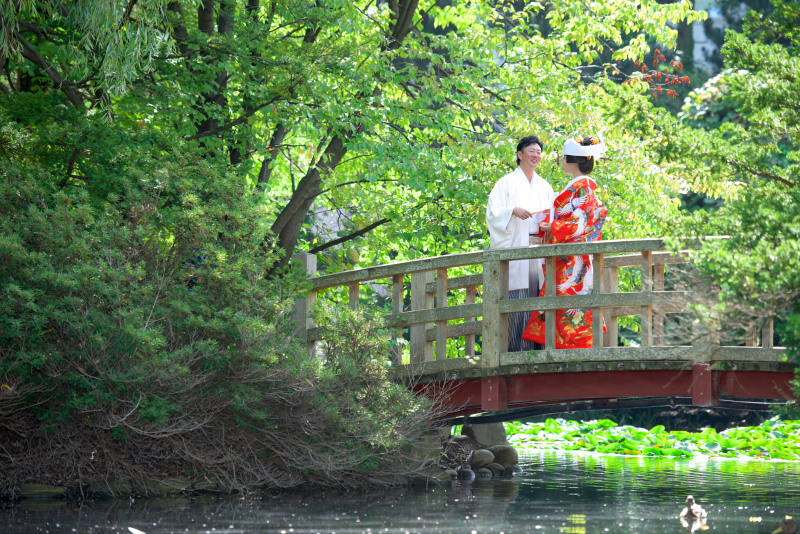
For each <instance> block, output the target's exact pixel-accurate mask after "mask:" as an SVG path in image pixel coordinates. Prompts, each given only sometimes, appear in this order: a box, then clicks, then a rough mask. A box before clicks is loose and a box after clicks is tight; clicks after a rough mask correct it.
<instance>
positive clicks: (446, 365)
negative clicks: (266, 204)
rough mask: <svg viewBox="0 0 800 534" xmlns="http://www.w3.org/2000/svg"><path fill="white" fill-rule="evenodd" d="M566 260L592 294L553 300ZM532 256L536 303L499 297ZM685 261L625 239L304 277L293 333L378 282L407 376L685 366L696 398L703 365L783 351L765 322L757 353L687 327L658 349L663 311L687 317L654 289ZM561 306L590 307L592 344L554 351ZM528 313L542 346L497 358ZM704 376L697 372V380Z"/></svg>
mask: <svg viewBox="0 0 800 534" xmlns="http://www.w3.org/2000/svg"><path fill="white" fill-rule="evenodd" d="M575 255H590V256H591V257H592V263H593V266H594V280H593V287H594V289H593V293H592V294H590V295H571V296H556V295H555V287H556V284H555V272H556V269H555V261H556V258H557V257H559V256H575ZM532 258H543V259H544V261H545V265H546V284H545V285H546V294H545V295H544V296H539V297H536V298H524V299H508V298H507V296H508V264H509V261H514V260H527V259H532ZM295 260H296V261H300V262H303V264H304V265H305V267H306V268H307V269H308V270H309V272H310V273H312V276H313V274H314V273H315V271H316V258H315V257H314V256H313V255H308V254H305V255H297V256H295ZM685 262H686V259H685V257H684V256H683V255H680V254H671V253H670V252H668V251H667V250H666V247H665V245H664V242H663V240H661V239H634V240H610V241H600V242H593V243H574V244H557V245H533V246H530V247H522V248H516V249H504V250H485V251H478V252H468V253H461V254H452V255H447V256H439V257H433V258H424V259H419V260H412V261H405V262H398V263H394V264H389V265H380V266H375V267H367V268H364V269H356V270H351V271H346V272H341V273H336V274H331V275H324V276H319V277H315V278H313V279H312V287H313V289H312V291H311V294H310V295H309V296H308V297H307V298H305V299H301V300H300V301H298V302H297V304H296V307H295V313H296V318H297V320H298V324H299V325H300V329H299V332H298V334H299V335H300V336H301V337H302V338H304V339H305V340H306V342H307V343H308V346H309V350H313V349H314V345H315V343H316V342H317V341H320V333H319V331H318V330H317V329H316V327H315V326H314V324H313V320H312V319H311V316H310V313H309V312H310V309H311V306H312V305H313V303H314V301H315V299H316V295H317V293H318V292H320V291H323V290H328V289H330V288H336V287H347V288H348V289H347V291H348V301H349V305H350V307H351V308H355V307H357V306H358V301H359V287H360V285H361V284H370V283H376V282H378V283H380V282H381V281H385V283H384V286H388V285H389V284H391V287H392V294H391V295H392V296H391V302H392V313H391V314H389V315H388V316H387V317H386V322H387V327H389V328H394V329H397V330H401V329H405V328H408V329H409V336H408V337H409V339H410V342H409V362H408V363H407V364H405V365H406V366H409V368H408V369H407V371H408V372H409V373H412V374H414V375H416V376H420V375H436V376H439V377H451V378H459V379H463V378H465V377H474V378H478V377H481V378H486V377H493V376H494V377H497V376H501V375H508V374H518V373H537V372H563V371H568V370H573V371H581V370H604V369H610V368H616V369H619V370H623V369H637V370H644V369H654V368H657V369H664V368H668V367H672V368H674V367H675V366H695V369H694V371H695V374H696V375H697V379H698V380H701V381H703V382H707V383H708V388H707V390H708V391H706V392H705V393H702V394H701V393H698V395H699V396H700V397H702V395H703V394H708V395H710V391H711V384H710V365H711V364H712V362H724V365H727V366H729V367H732V368H733V369H736V366H737V365H739V363H737V362H741V364H750V365H751V364H753V362H763V363H765V364H769V363H778V362H781V361H782V360H783V349H780V348H774V347H773V346H772V338H773V335H772V325H771V324H769V325H767V326H766V327H765V328H764V331H763V332H762V336H761V338H762V341H763V342H762V345H761V346H760V347H759V346H756V342H757V340H756V339H749V340H747V344H746V345H747V346H726V347H723V346H721V345H720V344H719V339H720V337H719V332H702V331H700V330H697V329H696V330H695V332H694V334H693V335H691V336H690V337H691V339H690V344H685V345H676V346H666V345H665V344H664V340H665V336H664V319H665V317H666V315H667V314H672V313H690V312H691V310H690V303H691V302H692V294H691V291H690V290H671V291H667V290H665V289H664V281H665V270H666V266H667V265H671V264H679V263H685ZM472 266H477V270H479V271H480V273H479V274H472V275H467V276H459V277H453V278H450V277H449V276H448V271H449V270H451V269H455V268H463V267H472ZM631 267H633V268H637V269H640V274H639V277H640V279H641V284H640V285H641V287H640V290H639V291H636V292H625V293H620V292H619V273H620V270H621V269H625V268H631ZM473 268H475V267H473ZM406 277H409V278H410V307H409V309H405V307H404V305H403V296H404V287H407V286H405V279H406ZM456 290H459V291H460V290H464V299H463V302H464V303H463V304H455V305H448V297H452V294H453V292H454V291H456ZM479 294H480V296H481V297H482V298H481V299H480V302H478V299H477V296H478V295H479ZM569 308H583V309H587V308H590V309H592V310H593V347H592V348H590V349H556V348H555V337H556V320H555V314H556V310H558V309H569ZM531 310H542V311H544V312H545V346H544V350H540V351H534V352H512V353H509V352H507V347H508V322H507V321H508V314H510V313H515V312H522V311H531ZM631 315H638V316H639V317H640V321H639V324H640V328H641V340H640V343H639V346H627V347H618V346H617V344H618V319H619V317H623V316H631ZM478 318H480V320H479V319H478ZM603 319H605V322H606V325H607V330H608V331H607V332H605V333H603V330H602V321H603ZM453 321H458V324H448V323H452V322H453ZM694 322H695V323H697V321H694ZM478 334H480V336H481V351H480V354H479V355H476V350H475V336H476V335H478ZM455 337H463V338H464V340H465V341H464V356H463V357H457V358H448V357H447V340H448V339H452V338H455ZM745 362H746V363H745ZM393 363H394V364H395V365H397V366H401V365H403V362H402V361H401V352H400V351H399V350H397V351H396V352H395V353H394V355H393ZM697 366H699V367H697ZM573 368H574V369H573ZM704 372H706V375H707V376H704V375H703V373H704ZM702 390H703V388H699V389H698V391H700V392H702ZM698 400H700V401H702V400H703V399H698ZM698 404H703V402H698Z"/></svg>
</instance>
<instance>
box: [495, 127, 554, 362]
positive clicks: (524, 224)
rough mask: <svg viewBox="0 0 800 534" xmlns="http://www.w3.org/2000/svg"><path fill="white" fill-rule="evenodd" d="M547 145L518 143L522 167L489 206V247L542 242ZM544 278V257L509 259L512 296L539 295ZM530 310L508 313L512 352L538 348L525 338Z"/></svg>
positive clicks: (549, 195)
mask: <svg viewBox="0 0 800 534" xmlns="http://www.w3.org/2000/svg"><path fill="white" fill-rule="evenodd" d="M543 150H544V145H543V144H542V142H541V141H539V138H538V137H536V136H534V135H531V136H528V137H523V138H522V139H520V141H519V143H518V144H517V165H518V167H517V168H516V169H515V170H514V172H511V173H509V174H506V175H505V176H503V177H502V178H500V180H498V181H497V183H496V184H495V185H494V187H493V188H492V192H491V193H490V194H489V202H488V205H487V206H486V225H487V226H488V227H489V242H490V245H489V248H490V249H499V248H515V247H527V246H528V245H534V244H539V238H538V237H537V234H538V233H539V222H541V221H542V220H543V219H544V213H545V212H546V211H548V210H549V209H550V207H551V206H552V204H553V197H554V196H555V193H554V191H553V187H552V186H551V185H550V184H549V183H547V181H546V180H544V179H543V178H542V177H541V176H539V175H538V174H536V167H538V166H539V163H541V161H542V151H543ZM541 281H543V273H542V260H540V259H535V260H519V261H512V262H509V266H508V290H509V291H508V298H512V299H515V298H516V299H519V298H527V297H536V296H539V288H540V287H541ZM528 317H530V312H520V313H512V314H509V316H508V352H518V351H520V350H524V351H529V350H534V349H537V348H541V347H539V346H537V344H535V343H533V342H532V341H528V340H525V339H522V331H523V330H524V329H525V324H526V323H527V322H528Z"/></svg>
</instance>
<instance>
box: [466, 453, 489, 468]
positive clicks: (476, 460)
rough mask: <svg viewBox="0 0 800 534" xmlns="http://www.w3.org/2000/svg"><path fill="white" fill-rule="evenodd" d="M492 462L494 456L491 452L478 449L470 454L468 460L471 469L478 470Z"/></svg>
mask: <svg viewBox="0 0 800 534" xmlns="http://www.w3.org/2000/svg"><path fill="white" fill-rule="evenodd" d="M492 462H494V454H492V452H491V451H488V450H486V449H478V450H477V451H474V452H473V453H472V459H471V460H470V462H469V464H470V467H472V469H475V470H477V469H480V468H481V467H486V466H487V465H489V464H490V463H492Z"/></svg>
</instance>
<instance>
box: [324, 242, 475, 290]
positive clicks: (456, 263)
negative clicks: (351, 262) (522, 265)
mask: <svg viewBox="0 0 800 534" xmlns="http://www.w3.org/2000/svg"><path fill="white" fill-rule="evenodd" d="M483 255H484V251H478V252H464V253H461V254H449V255H447V256H436V257H433V258H423V259H419V260H410V261H400V262H397V263H392V264H390V265H377V266H375V267H366V268H364V269H353V270H352V271H345V272H342V273H335V274H328V275H325V276H320V277H317V278H315V279H314V280H313V281H312V284H313V288H314V289H317V290H319V289H324V288H327V287H334V286H343V285H347V284H349V283H350V282H369V281H371V280H380V279H383V278H391V277H393V276H394V275H397V274H403V275H405V274H413V273H419V272H425V271H435V270H436V269H441V268H450V267H464V266H466V265H478V264H480V263H482V262H483ZM432 281H433V279H431V280H430V281H429V282H432Z"/></svg>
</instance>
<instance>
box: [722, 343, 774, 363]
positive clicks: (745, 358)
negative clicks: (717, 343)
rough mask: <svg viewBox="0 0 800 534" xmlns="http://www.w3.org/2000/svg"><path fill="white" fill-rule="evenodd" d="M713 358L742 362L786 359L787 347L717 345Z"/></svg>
mask: <svg viewBox="0 0 800 534" xmlns="http://www.w3.org/2000/svg"><path fill="white" fill-rule="evenodd" d="M711 360H712V361H714V362H719V361H742V362H773V363H780V362H785V361H786V349H785V348H783V347H780V348H763V347H717V348H716V349H715V350H714V352H713V353H712V355H711Z"/></svg>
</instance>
